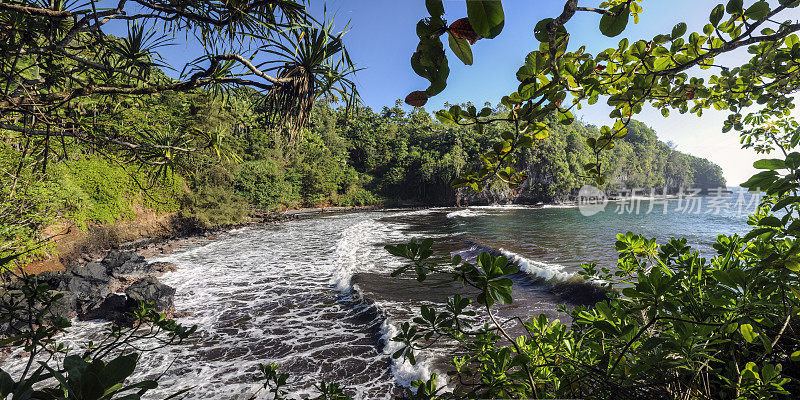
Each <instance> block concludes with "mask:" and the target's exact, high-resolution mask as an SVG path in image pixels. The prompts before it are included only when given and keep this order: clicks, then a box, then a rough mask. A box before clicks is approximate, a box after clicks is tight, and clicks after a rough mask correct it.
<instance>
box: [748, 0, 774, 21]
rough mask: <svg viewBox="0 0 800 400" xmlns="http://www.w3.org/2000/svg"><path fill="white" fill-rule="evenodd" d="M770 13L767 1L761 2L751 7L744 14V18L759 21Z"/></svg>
mask: <svg viewBox="0 0 800 400" xmlns="http://www.w3.org/2000/svg"><path fill="white" fill-rule="evenodd" d="M769 11H770V10H769V4H768V3H767V2H766V1H759V2H757V3H755V4H753V5H752V6H750V8H748V9H747V11H745V12H744V16H745V17H747V18H750V19H755V20H759V19H762V18H764V17H766V16H767V15H768V14H769Z"/></svg>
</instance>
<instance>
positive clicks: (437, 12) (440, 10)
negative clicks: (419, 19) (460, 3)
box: [425, 0, 444, 17]
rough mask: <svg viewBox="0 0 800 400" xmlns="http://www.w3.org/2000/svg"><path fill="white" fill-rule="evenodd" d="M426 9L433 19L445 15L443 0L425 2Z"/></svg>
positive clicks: (427, 0)
mask: <svg viewBox="0 0 800 400" xmlns="http://www.w3.org/2000/svg"><path fill="white" fill-rule="evenodd" d="M425 7H426V8H427V9H428V13H430V14H431V16H432V17H441V16H442V15H443V14H444V5H442V0H425Z"/></svg>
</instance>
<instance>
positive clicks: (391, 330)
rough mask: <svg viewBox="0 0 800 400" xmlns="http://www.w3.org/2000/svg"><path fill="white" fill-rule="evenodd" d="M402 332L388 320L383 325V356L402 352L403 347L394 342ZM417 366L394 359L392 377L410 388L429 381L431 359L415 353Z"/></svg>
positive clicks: (402, 359) (401, 359)
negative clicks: (412, 385) (418, 382)
mask: <svg viewBox="0 0 800 400" xmlns="http://www.w3.org/2000/svg"><path fill="white" fill-rule="evenodd" d="M398 333H400V330H399V329H398V328H397V327H396V326H395V325H394V324H393V323H392V322H391V321H390V320H389V319H386V320H384V321H383V325H381V334H382V336H381V340H383V343H384V347H383V354H385V355H386V356H387V357H392V354H394V352H396V351H398V350H400V349H401V348H402V347H403V345H402V343H400V342H395V341H393V340H392V338H393V337H395V336H396V335H397V334H398ZM415 356H416V357H415V361H416V364H415V365H411V362H409V361H408V360H407V359H404V358H403V357H401V358H397V359H395V358H392V375H394V379H395V381H396V382H397V383H398V384H400V385H401V386H405V387H410V386H411V382H412V381H415V380H428V379H429V378H430V377H431V367H430V357H426V356H425V355H424V353H423V354H420V352H417V353H415Z"/></svg>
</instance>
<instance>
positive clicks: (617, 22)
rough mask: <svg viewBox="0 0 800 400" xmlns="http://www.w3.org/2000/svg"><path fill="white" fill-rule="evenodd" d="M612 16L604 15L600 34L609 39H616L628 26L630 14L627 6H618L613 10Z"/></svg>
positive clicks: (601, 20)
mask: <svg viewBox="0 0 800 400" xmlns="http://www.w3.org/2000/svg"><path fill="white" fill-rule="evenodd" d="M611 12H612V13H613V14H612V15H608V14H603V17H602V18H600V32H601V33H602V34H603V35H606V36H608V37H614V36H617V35H619V34H620V33H622V31H624V30H625V27H626V26H628V18H629V17H630V12H629V11H628V7H627V4H622V5H618V6H616V7H613V8H611Z"/></svg>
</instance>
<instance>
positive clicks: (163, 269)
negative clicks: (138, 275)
mask: <svg viewBox="0 0 800 400" xmlns="http://www.w3.org/2000/svg"><path fill="white" fill-rule="evenodd" d="M149 267H150V268H152V270H153V271H154V272H156V273H158V274H165V273H167V272H175V271H177V270H178V266H177V265H175V264H173V263H168V262H154V263H152V264H150V265H149Z"/></svg>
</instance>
